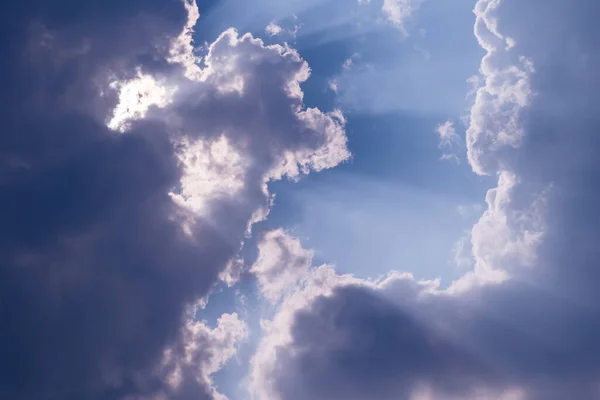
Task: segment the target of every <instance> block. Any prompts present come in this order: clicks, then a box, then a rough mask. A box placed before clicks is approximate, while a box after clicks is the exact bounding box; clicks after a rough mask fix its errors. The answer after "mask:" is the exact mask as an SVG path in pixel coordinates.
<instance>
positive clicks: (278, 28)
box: [265, 22, 283, 36]
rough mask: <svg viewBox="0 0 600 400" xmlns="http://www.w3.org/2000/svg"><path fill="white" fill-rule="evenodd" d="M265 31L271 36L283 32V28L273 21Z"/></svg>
mask: <svg viewBox="0 0 600 400" xmlns="http://www.w3.org/2000/svg"><path fill="white" fill-rule="evenodd" d="M265 31H266V32H267V33H268V34H269V35H271V36H276V35H279V34H281V33H282V32H283V28H282V27H281V26H279V25H277V24H276V23H274V22H271V23H270V24H269V25H267V27H266V28H265Z"/></svg>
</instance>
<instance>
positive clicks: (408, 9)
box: [381, 0, 415, 31]
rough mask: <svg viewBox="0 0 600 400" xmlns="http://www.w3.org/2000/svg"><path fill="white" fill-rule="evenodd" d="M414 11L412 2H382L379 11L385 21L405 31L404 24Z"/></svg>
mask: <svg viewBox="0 0 600 400" xmlns="http://www.w3.org/2000/svg"><path fill="white" fill-rule="evenodd" d="M414 9H415V2H414V1H413V0H383V5H382V6H381V11H382V12H383V15H384V16H385V18H386V20H387V21H389V22H390V23H391V24H392V25H394V26H395V27H397V28H399V29H401V30H402V31H405V30H406V27H405V23H406V20H407V18H409V17H410V16H411V15H412V13H413V12H414Z"/></svg>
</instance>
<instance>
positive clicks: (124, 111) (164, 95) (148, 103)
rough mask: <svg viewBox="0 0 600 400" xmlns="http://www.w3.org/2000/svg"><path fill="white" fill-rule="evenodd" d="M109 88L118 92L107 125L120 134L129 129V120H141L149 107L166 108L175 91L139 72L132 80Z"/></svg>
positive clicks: (119, 82)
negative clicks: (116, 102) (114, 106)
mask: <svg viewBox="0 0 600 400" xmlns="http://www.w3.org/2000/svg"><path fill="white" fill-rule="evenodd" d="M110 88H111V89H113V90H116V91H117V92H118V104H117V106H116V108H115V109H114V111H113V115H112V118H111V119H110V121H109V122H108V124H107V125H108V127H109V128H111V129H114V130H118V131H120V132H124V131H126V130H127V129H128V128H129V127H130V125H129V122H130V121H131V120H138V119H143V118H144V117H145V116H146V113H147V112H148V110H149V109H150V107H152V106H157V107H166V106H167V105H168V104H169V103H170V102H171V101H172V97H173V94H174V92H175V90H176V89H175V88H174V87H169V86H168V85H166V84H165V82H161V81H159V80H157V79H156V78H154V77H153V76H152V75H150V74H144V73H142V72H141V71H140V70H138V71H137V76H136V77H135V78H133V79H130V80H127V81H113V82H111V83H110Z"/></svg>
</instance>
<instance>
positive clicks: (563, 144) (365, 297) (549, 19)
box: [251, 0, 600, 400]
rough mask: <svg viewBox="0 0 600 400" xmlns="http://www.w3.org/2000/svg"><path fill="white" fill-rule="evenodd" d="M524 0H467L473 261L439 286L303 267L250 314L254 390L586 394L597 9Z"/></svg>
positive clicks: (308, 394) (593, 365) (598, 387)
mask: <svg viewBox="0 0 600 400" xmlns="http://www.w3.org/2000/svg"><path fill="white" fill-rule="evenodd" d="M526 3H527V4H525V2H520V1H517V0H479V1H478V2H477V5H476V7H475V14H476V24H475V34H476V36H477V38H478V40H479V42H480V43H481V45H482V47H483V48H484V49H485V50H486V51H487V54H486V56H485V57H484V59H483V61H482V65H481V75H482V76H481V79H480V82H481V85H482V86H481V87H480V88H478V91H477V95H476V98H475V101H474V105H473V108H472V110H471V116H470V121H469V129H468V131H467V146H468V153H469V162H470V164H471V166H472V168H473V170H474V171H475V172H476V173H478V174H490V175H496V176H497V177H498V185H497V187H496V188H494V189H492V190H490V191H489V192H488V194H487V196H486V202H487V210H486V211H485V212H484V213H483V215H482V216H481V218H480V220H479V221H478V222H477V224H476V225H475V226H474V228H473V230H472V231H471V234H470V240H471V245H472V246H471V247H472V254H471V255H472V258H473V263H474V268H473V271H471V272H470V273H468V274H467V275H465V276H464V277H463V278H461V279H459V280H458V281H457V282H454V283H453V284H452V285H450V287H449V288H447V289H442V288H440V287H439V282H436V281H433V282H418V281H416V280H415V279H413V278H412V277H411V276H409V275H403V274H398V273H392V274H390V275H389V276H388V277H385V278H384V279H383V280H378V281H369V280H359V279H356V278H353V277H351V276H339V275H337V274H336V273H335V271H334V270H333V268H332V267H327V266H321V267H317V268H313V269H312V270H311V272H309V273H307V275H306V277H305V278H304V279H303V280H301V281H300V283H299V284H298V286H297V289H296V290H295V291H294V292H293V293H292V294H290V295H288V296H286V297H285V298H284V300H283V301H282V302H281V304H280V305H279V306H278V308H277V310H278V311H277V313H276V314H275V316H274V318H272V319H271V320H270V321H269V322H265V323H264V324H263V325H264V327H265V337H264V338H263V340H262V342H261V345H260V346H259V351H258V352H257V354H256V355H255V358H254V360H253V364H252V365H253V368H252V373H251V379H252V382H253V389H254V391H255V393H256V394H257V397H258V398H259V399H270V400H271V399H282V400H289V399H298V400H303V399H328V400H331V399H356V400H359V399H365V398H369V399H374V400H392V399H394V400H398V399H407V400H416V399H439V398H444V399H490V400H491V399H519V400H542V399H543V400H548V399H552V400H554V399H556V400H562V399H567V398H576V399H582V400H588V399H589V400H592V399H596V398H598V396H600V381H599V379H598V377H599V376H600V369H599V367H598V366H599V365H600V359H599V358H598V355H597V354H596V353H595V352H593V351H591V349H593V348H594V347H595V341H596V338H597V337H598V334H600V324H599V323H598V321H599V320H600V309H599V308H598V304H599V301H600V299H599V298H598V291H597V288H596V282H597V281H598V278H599V277H600V273H599V271H600V270H599V269H598V268H597V265H596V264H597V262H596V261H595V260H596V259H597V256H598V248H597V244H596V243H597V241H598V237H599V234H600V232H599V231H598V227H599V226H600V224H598V213H597V212H596V204H597V203H598V200H600V199H599V198H598V197H599V194H600V190H598V187H597V182H598V174H599V173H600V168H598V161H597V159H596V157H595V156H594V154H596V153H597V150H598V148H599V147H598V145H599V144H600V142H599V141H598V136H597V132H598V129H599V120H598V118H597V116H596V112H595V110H594V107H595V104H597V100H598V93H599V92H600V91H599V90H598V89H599V88H600V79H599V76H600V75H599V74H598V72H597V71H598V68H597V64H598V62H599V61H600V54H599V53H598V51H597V48H596V46H595V44H594V43H595V38H597V36H598V28H597V24H596V23H595V20H594V18H593V17H591V16H592V15H595V13H596V12H598V11H600V10H599V7H600V6H599V5H598V3H597V2H595V1H582V2H578V3H577V5H576V6H575V5H574V4H573V3H572V2H569V1H566V0H552V1H541V0H540V1H532V2H526ZM532 20H536V21H538V22H539V26H538V28H536V29H535V30H532V29H531V21H532Z"/></svg>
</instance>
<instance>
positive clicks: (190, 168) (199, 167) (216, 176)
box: [170, 136, 247, 215]
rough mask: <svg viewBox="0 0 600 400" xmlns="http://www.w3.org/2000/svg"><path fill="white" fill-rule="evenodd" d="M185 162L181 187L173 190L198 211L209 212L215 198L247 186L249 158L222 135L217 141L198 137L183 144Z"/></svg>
mask: <svg viewBox="0 0 600 400" xmlns="http://www.w3.org/2000/svg"><path fill="white" fill-rule="evenodd" d="M179 161H180V162H181V164H182V165H183V172H184V173H183V176H182V178H181V190H180V192H179V193H173V192H171V193H170V194H171V197H172V198H173V200H175V202H177V203H178V204H180V205H182V206H184V207H186V208H187V209H189V210H191V211H193V212H194V213H196V214H200V215H202V214H203V213H205V212H206V210H207V206H208V203H209V202H210V201H211V200H214V199H217V198H221V197H226V196H232V195H234V194H235V193H237V192H238V191H239V190H241V189H242V188H243V186H244V178H245V171H246V169H247V166H246V163H245V160H244V159H243V158H242V157H241V156H240V154H239V153H237V152H236V151H235V149H234V148H233V147H232V146H231V145H230V144H229V142H228V141H227V138H226V137H224V136H222V137H220V138H219V139H218V140H216V141H212V142H211V141H205V140H202V139H201V140H198V141H196V142H184V143H182V144H181V150H180V152H179Z"/></svg>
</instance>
